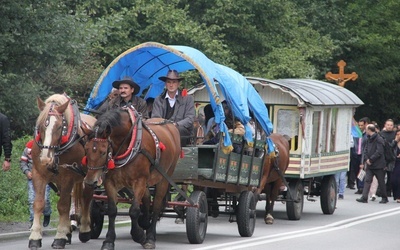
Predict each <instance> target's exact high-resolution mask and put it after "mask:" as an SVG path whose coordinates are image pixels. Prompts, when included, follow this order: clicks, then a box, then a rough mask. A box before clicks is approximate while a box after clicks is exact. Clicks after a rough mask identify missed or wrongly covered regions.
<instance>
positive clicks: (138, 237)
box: [131, 230, 146, 245]
mask: <svg viewBox="0 0 400 250" xmlns="http://www.w3.org/2000/svg"><path fill="white" fill-rule="evenodd" d="M131 236H132V240H133V241H134V242H136V243H139V244H141V245H143V244H145V242H146V235H145V234H144V231H143V230H137V231H136V232H134V231H133V230H131Z"/></svg>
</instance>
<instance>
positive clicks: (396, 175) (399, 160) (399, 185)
mask: <svg viewBox="0 0 400 250" xmlns="http://www.w3.org/2000/svg"><path fill="white" fill-rule="evenodd" d="M393 144H394V145H392V146H393V148H394V150H396V151H395V152H396V161H395V164H394V168H393V172H391V175H392V176H391V180H390V184H391V185H392V186H391V188H392V191H393V199H394V200H395V201H396V202H397V203H400V130H397V131H396V137H395V139H394V141H393Z"/></svg>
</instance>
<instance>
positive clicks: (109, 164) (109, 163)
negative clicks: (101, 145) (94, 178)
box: [82, 127, 115, 172]
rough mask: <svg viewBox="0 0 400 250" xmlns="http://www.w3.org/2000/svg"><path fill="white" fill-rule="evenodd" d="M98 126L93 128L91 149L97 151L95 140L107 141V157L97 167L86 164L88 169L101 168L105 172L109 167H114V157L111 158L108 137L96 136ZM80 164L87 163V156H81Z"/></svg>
mask: <svg viewBox="0 0 400 250" xmlns="http://www.w3.org/2000/svg"><path fill="white" fill-rule="evenodd" d="M98 129H99V127H96V129H95V134H94V138H92V139H90V141H92V142H93V147H92V150H93V152H96V151H97V142H107V143H108V145H107V159H106V161H105V163H104V164H103V165H102V166H99V167H91V166H87V168H88V170H100V169H101V170H103V171H105V172H107V171H108V170H109V169H114V168H115V164H114V159H113V158H112V151H111V142H110V140H109V138H107V139H106V138H97V132H98ZM82 165H85V166H86V165H87V156H84V157H83V158H82Z"/></svg>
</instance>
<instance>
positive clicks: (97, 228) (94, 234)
mask: <svg viewBox="0 0 400 250" xmlns="http://www.w3.org/2000/svg"><path fill="white" fill-rule="evenodd" d="M102 203H104V202H103V201H102ZM103 223H104V213H103V211H102V208H101V205H99V204H98V202H96V201H94V200H92V202H91V203H90V238H91V239H97V238H99V236H100V234H101V230H102V229H103Z"/></svg>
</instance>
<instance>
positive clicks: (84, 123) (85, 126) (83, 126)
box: [81, 122, 93, 135]
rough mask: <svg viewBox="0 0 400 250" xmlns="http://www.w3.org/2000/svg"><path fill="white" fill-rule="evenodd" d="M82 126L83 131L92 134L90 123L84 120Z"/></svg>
mask: <svg viewBox="0 0 400 250" xmlns="http://www.w3.org/2000/svg"><path fill="white" fill-rule="evenodd" d="M81 128H82V131H83V133H85V135H90V134H91V133H92V132H93V129H92V127H91V126H90V125H89V124H87V123H86V122H82V124H81Z"/></svg>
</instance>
